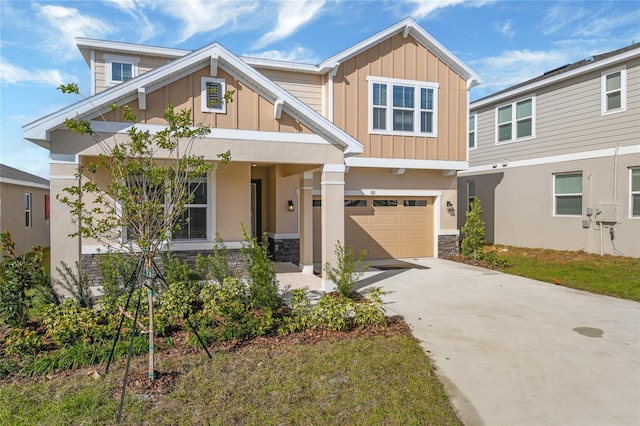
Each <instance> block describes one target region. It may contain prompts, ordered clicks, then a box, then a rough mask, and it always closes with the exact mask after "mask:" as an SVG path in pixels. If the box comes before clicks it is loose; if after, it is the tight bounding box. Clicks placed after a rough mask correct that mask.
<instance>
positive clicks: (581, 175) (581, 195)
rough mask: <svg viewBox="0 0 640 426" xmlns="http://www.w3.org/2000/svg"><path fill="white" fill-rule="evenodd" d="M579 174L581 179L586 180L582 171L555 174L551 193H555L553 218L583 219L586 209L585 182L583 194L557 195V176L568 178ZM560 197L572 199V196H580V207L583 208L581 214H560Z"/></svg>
mask: <svg viewBox="0 0 640 426" xmlns="http://www.w3.org/2000/svg"><path fill="white" fill-rule="evenodd" d="M577 174H579V175H580V177H581V178H582V179H583V180H584V176H583V174H582V171H581V170H580V171H573V172H561V173H554V174H553V179H552V180H551V185H552V188H551V192H552V193H553V216H554V217H582V210H583V208H584V182H583V185H582V186H583V188H582V192H579V193H578V192H576V193H571V194H556V176H566V175H577ZM558 195H560V196H561V197H570V196H575V195H580V200H581V202H580V205H581V206H582V207H581V208H580V210H581V211H580V214H558V213H557V211H556V209H557V200H558V199H557V197H558Z"/></svg>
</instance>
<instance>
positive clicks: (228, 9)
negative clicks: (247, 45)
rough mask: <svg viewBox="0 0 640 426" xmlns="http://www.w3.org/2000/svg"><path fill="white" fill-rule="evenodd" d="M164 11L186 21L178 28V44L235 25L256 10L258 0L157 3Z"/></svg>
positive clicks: (198, 0) (199, 0) (201, 0)
mask: <svg viewBox="0 0 640 426" xmlns="http://www.w3.org/2000/svg"><path fill="white" fill-rule="evenodd" d="M157 6H158V7H159V8H161V9H162V11H163V12H164V13H165V14H167V15H169V16H173V17H174V18H177V19H179V20H180V21H182V22H183V23H184V28H183V29H182V30H181V31H180V30H178V31H177V32H178V35H177V39H176V41H175V42H176V44H179V43H182V42H183V41H185V40H188V39H189V38H191V37H192V36H194V35H196V34H199V33H208V32H211V31H213V30H217V29H220V28H226V27H228V26H235V25H236V23H237V21H238V19H239V18H241V17H242V16H244V15H246V14H249V13H251V12H254V11H255V10H256V8H257V7H258V2H257V1H239V2H238V1H216V2H212V1H208V0H189V1H180V2H169V1H163V2H160V3H158V4H157Z"/></svg>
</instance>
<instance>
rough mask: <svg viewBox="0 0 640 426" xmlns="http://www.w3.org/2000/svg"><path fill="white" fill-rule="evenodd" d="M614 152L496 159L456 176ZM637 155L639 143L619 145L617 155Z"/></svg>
mask: <svg viewBox="0 0 640 426" xmlns="http://www.w3.org/2000/svg"><path fill="white" fill-rule="evenodd" d="M615 154H616V148H605V149H597V150H593V151H583V152H575V153H572V154H561V155H552V156H549V157H537V158H531V159H528V160H516V161H507V166H502V161H498V162H496V163H497V166H496V167H493V164H484V165H482V166H474V167H470V168H469V169H467V170H465V171H463V172H459V173H458V176H469V175H473V174H476V173H483V172H492V171H500V170H504V169H512V168H515V167H529V166H541V165H544V164H557V163H566V162H568V161H581V160H591V159H594V158H605V157H613V156H615ZM634 154H635V155H638V154H640V145H627V146H623V147H620V149H619V150H618V155H634Z"/></svg>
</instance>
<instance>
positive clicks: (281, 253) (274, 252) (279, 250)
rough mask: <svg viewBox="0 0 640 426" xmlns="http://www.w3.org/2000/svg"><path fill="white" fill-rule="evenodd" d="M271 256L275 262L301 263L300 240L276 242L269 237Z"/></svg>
mask: <svg viewBox="0 0 640 426" xmlns="http://www.w3.org/2000/svg"><path fill="white" fill-rule="evenodd" d="M269 254H270V255H271V256H272V258H273V261H274V262H292V263H295V264H296V265H297V264H299V263H300V240H299V239H286V240H280V239H278V240H275V239H273V238H271V237H269Z"/></svg>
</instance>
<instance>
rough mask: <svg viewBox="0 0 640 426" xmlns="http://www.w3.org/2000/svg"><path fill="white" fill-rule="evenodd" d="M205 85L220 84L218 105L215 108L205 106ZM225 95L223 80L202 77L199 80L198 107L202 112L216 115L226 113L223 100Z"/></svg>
mask: <svg viewBox="0 0 640 426" xmlns="http://www.w3.org/2000/svg"><path fill="white" fill-rule="evenodd" d="M207 83H218V84H220V89H221V90H220V91H221V93H220V103H219V104H217V105H216V106H213V107H210V106H208V105H207ZM225 93H227V85H226V82H225V81H224V78H216V77H202V78H201V79H200V107H201V109H202V112H211V113H216V114H226V113H227V103H226V102H225V100H224V94H225Z"/></svg>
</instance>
